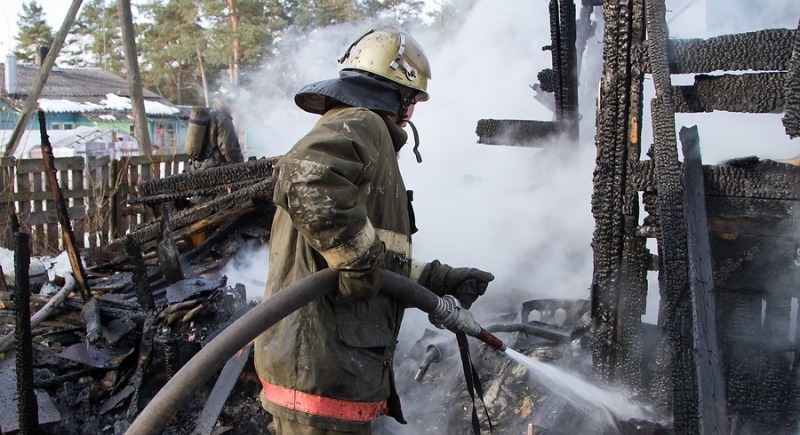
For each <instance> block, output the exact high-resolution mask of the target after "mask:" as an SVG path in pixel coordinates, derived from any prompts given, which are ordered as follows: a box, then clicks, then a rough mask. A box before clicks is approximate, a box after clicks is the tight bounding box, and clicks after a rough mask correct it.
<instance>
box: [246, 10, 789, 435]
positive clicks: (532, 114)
mask: <svg viewBox="0 0 800 435" xmlns="http://www.w3.org/2000/svg"><path fill="white" fill-rule="evenodd" d="M709 2H711V0H709ZM667 9H668V16H667V20H668V23H669V26H670V32H671V35H672V36H674V37H681V38H690V37H701V38H705V37H709V36H712V35H713V33H711V31H709V30H708V27H707V26H706V16H707V11H706V9H707V5H706V3H705V2H703V1H695V0H672V1H670V0H668V1H667ZM795 15H796V14H795ZM601 18H602V17H601V12H600V9H599V8H597V10H596V11H595V14H594V15H593V19H595V20H600V19H601ZM792 19H793V20H794V24H792V25H791V26H789V27H792V26H796V20H797V17H793V18H792ZM379 24H386V23H385V22H383V23H376V22H362V23H356V24H346V25H339V26H335V27H331V28H326V29H320V30H316V31H313V32H311V33H309V34H295V35H287V36H286V37H285V39H284V41H283V44H282V45H281V46H280V47H279V48H278V49H277V51H276V52H275V55H274V56H273V59H272V60H271V61H270V62H269V63H268V64H266V65H265V66H264V68H262V69H261V70H260V71H259V72H258V73H257V74H256V75H254V76H252V77H250V79H251V80H250V81H251V82H252V84H253V86H252V88H249V90H250V92H251V94H252V95H253V96H254V98H252V99H251V102H253V103H254V105H253V106H251V107H245V108H240V109H239V110H238V113H240V114H242V115H241V116H240V118H239V119H238V121H237V122H239V123H241V124H240V125H243V126H244V129H245V130H246V134H247V144H248V145H247V147H248V148H247V150H246V151H247V153H248V154H249V155H250V156H256V157H259V156H274V155H280V154H283V153H284V152H286V151H287V150H288V149H289V148H290V147H291V145H292V144H293V143H294V142H295V141H296V140H297V139H299V138H300V137H301V136H302V135H303V134H305V133H306V132H307V131H308V130H309V129H310V128H311V126H312V125H313V124H314V122H316V120H317V119H318V117H317V116H315V115H310V114H307V113H305V112H303V111H302V110H300V109H298V108H297V107H296V106H295V105H294V103H293V100H292V97H293V95H294V93H295V92H296V91H297V90H298V89H299V88H300V87H301V86H302V85H304V84H307V83H311V82H314V81H318V80H323V79H327V78H331V77H335V76H336V75H337V74H338V70H339V67H340V66H339V65H338V64H337V63H336V58H337V57H338V56H339V55H341V54H342V53H343V52H344V50H345V49H346V48H347V47H348V45H349V44H350V43H351V42H352V41H353V40H354V39H355V38H356V37H358V36H360V35H361V33H363V31H365V30H367V29H369V28H370V27H373V26H375V25H379ZM408 30H410V31H411V33H412V34H413V35H414V36H415V38H416V39H417V40H418V41H419V42H420V43H421V45H422V46H423V47H425V50H426V53H427V54H428V57H429V59H430V61H431V66H432V70H433V71H432V76H433V77H432V80H431V82H430V83H429V92H430V94H431V100H430V101H428V102H425V103H421V104H419V105H418V106H417V107H416V111H415V114H414V118H413V122H414V123H415V125H416V126H417V128H418V130H419V133H420V143H421V144H420V151H421V153H422V157H423V162H422V163H421V164H418V163H417V162H416V161H415V159H414V156H413V153H412V152H411V149H410V147H411V145H412V144H407V146H406V147H405V148H404V149H403V150H402V151H401V153H400V156H399V159H400V164H401V169H402V170H403V174H404V179H405V183H406V186H407V188H409V189H412V190H414V211H415V213H416V220H417V226H418V227H419V229H420V231H419V232H418V233H417V234H415V235H414V258H415V259H416V260H420V261H430V260H433V259H439V260H440V261H442V262H444V263H447V264H450V265H451V266H455V267H459V266H469V267H478V268H481V269H484V270H487V271H490V272H492V273H493V274H494V275H495V277H496V279H495V281H494V282H493V283H492V284H491V285H490V286H489V289H488V290H487V293H486V295H485V296H484V297H482V298H481V299H479V300H478V302H476V304H475V305H474V306H473V309H472V310H471V311H473V313H474V314H475V315H476V319H477V320H478V321H479V322H481V323H483V322H484V321H485V320H486V319H492V318H495V317H496V316H500V315H507V314H509V313H512V314H513V313H517V312H519V310H520V308H521V307H520V304H521V302H523V301H526V300H531V299H537V298H544V297H547V298H580V299H585V298H587V297H588V296H589V290H588V288H589V285H590V283H591V278H592V251H591V246H590V244H591V240H592V232H593V230H594V220H593V217H592V215H591V209H590V204H591V193H592V175H593V170H594V164H595V157H596V150H595V147H594V142H593V141H594V109H595V102H594V98H595V96H596V91H597V89H598V80H599V78H600V71H601V68H602V63H601V58H600V53H601V50H602V47H601V40H602V23H600V25H599V26H598V29H597V31H596V32H597V33H596V34H595V37H594V38H592V39H590V40H589V41H588V43H587V46H586V53H585V57H584V58H583V59H582V60H581V61H582V65H583V68H584V70H583V71H582V73H581V74H582V78H583V81H582V83H581V89H580V95H581V102H580V104H581V111H582V117H583V118H582V121H581V124H582V131H581V136H582V138H581V141H580V143H579V144H578V146H575V145H572V144H569V142H568V141H566V140H556V141H554V142H553V143H551V144H546V146H543V147H541V148H534V147H510V146H489V145H480V144H478V143H477V139H478V138H477V136H476V133H475V129H476V125H477V122H478V121H479V120H480V119H489V118H491V119H521V120H540V121H549V120H551V119H552V114H551V113H550V112H549V111H548V110H547V109H545V108H544V107H543V106H542V105H541V104H539V103H538V102H536V101H535V100H534V93H533V91H532V90H531V89H530V87H529V85H531V84H533V83H534V82H536V81H537V79H536V76H537V73H538V72H539V71H541V70H543V69H545V68H549V67H550V66H551V58H550V53H549V52H547V51H542V47H544V46H546V45H549V44H550V30H549V19H548V10H547V2H544V1H542V2H530V1H525V0H502V1H497V0H480V1H478V2H476V4H475V6H474V8H473V9H472V10H471V11H470V12H469V14H468V15H467V16H465V17H464V18H463V20H461V24H460V26H459V27H458V28H457V29H453V30H451V31H449V32H448V33H436V32H432V31H428V30H425V29H408ZM684 79H685V78H681V77H673V80H674V81H676V82H680V80H684ZM653 96H654V91H653V89H652V81H650V80H649V79H648V80H647V82H646V83H645V100H644V101H645V108H644V110H645V112H644V113H645V116H644V123H643V134H642V138H643V139H642V140H643V148H644V149H645V150H646V149H647V147H648V146H649V145H650V144H651V143H652V141H653V136H652V126H651V124H650V108H649V103H650V99H652V98H653ZM780 116H781V115H778V114H771V115H747V114H741V115H740V114H725V113H712V114H688V115H683V114H678V115H677V122H676V128H680V127H681V126H692V125H698V129H699V133H700V140H701V149H702V155H703V159H704V163H707V164H715V163H719V162H721V161H723V160H726V159H730V158H734V157H741V156H747V155H758V156H760V157H762V158H773V159H781V158H789V157H793V156H795V155H797V151H796V150H797V147H796V145H797V141H796V140H795V141H790V140H789V139H788V138H787V137H786V136H785V134H783V128H782V125H781V122H780ZM731 120H733V122H731ZM793 145H794V146H793ZM644 158H646V157H644ZM261 249H262V250H263V251H265V250H266V248H261ZM650 250H651V252H656V247H655V246H654V245H653V246H650ZM247 256H248V257H251V258H253V259H255V261H254V262H251V263H250V265H253V266H255V267H253V270H255V271H256V272H257V274H258V276H256V277H254V279H256V280H259V281H266V262H267V256H266V255H258V256H255V255H253V253H252V252H249V253H248V254H247ZM650 281H651V283H652V285H651V289H650V292H649V302H648V309H647V313H648V314H647V316H646V317H647V319H645V321H649V322H650V323H655V315H656V314H657V312H658V310H657V304H658V288H657V284H656V283H655V274H653V275H652V276H651V279H650ZM230 282H235V280H233V279H231V280H230ZM262 290H263V289H258V291H257V292H256V293H260V292H261V291H262ZM248 293H249V294H250V295H251V297H252V296H253V293H254V292H253V290H252V289H251V286H250V285H248ZM429 325H430V324H429V322H428V321H427V318H426V316H425V315H424V314H423V313H421V312H420V311H419V310H415V309H410V310H407V313H406V320H405V321H404V323H403V329H402V330H401V336H400V347H399V349H398V355H403V354H405V350H406V349H408V347H409V346H411V345H412V344H413V343H414V342H415V341H416V340H417V339H419V338H420V337H421V336H422V335H423V333H424V330H425V328H429ZM402 363H403V361H397V364H398V365H400V364H402ZM411 363H412V364H416V363H417V361H413V362H411ZM411 372H412V373H413V370H412V371H411ZM400 381H401V382H404V381H410V380H400ZM409 391H413V388H410V389H409ZM404 399H405V400H404V402H403V403H404V407H405V411H406V414H407V415H413V414H424V413H425V412H426V410H425V409H414V404H415V401H414V400H413V399H411V398H407V397H404ZM443 400H444V399H443ZM393 429H395V430H397V431H398V432H394V433H401V432H399V430H400V429H397V428H396V427H394V426H393ZM419 432H420V431H419V430H417V432H416V433H419ZM405 433H415V429H414V428H411V427H407V430H406V431H405Z"/></svg>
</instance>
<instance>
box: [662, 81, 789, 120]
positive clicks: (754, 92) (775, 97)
mask: <svg viewBox="0 0 800 435" xmlns="http://www.w3.org/2000/svg"><path fill="white" fill-rule="evenodd" d="M785 78H786V73H782V72H771V73H753V74H742V75H730V74H726V75H719V76H709V75H702V74H701V75H696V76H695V77H694V85H691V86H673V91H672V95H673V99H674V102H675V111H676V112H681V113H697V112H713V111H715V110H722V111H726V112H742V113H778V112H781V111H783V110H784V106H785V104H786V98H785V96H784V81H785Z"/></svg>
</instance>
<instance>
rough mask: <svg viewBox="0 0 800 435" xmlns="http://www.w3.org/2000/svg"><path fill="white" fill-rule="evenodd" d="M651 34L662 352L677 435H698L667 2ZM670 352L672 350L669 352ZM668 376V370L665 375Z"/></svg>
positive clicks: (651, 8)
mask: <svg viewBox="0 0 800 435" xmlns="http://www.w3.org/2000/svg"><path fill="white" fill-rule="evenodd" d="M646 11H647V14H646V15H647V33H648V35H649V41H650V45H649V49H650V63H651V68H652V72H653V84H654V86H655V89H656V98H655V99H654V101H653V102H652V103H651V107H652V112H653V113H652V118H653V136H654V151H653V161H654V164H655V173H656V186H657V190H658V215H659V220H660V229H661V238H660V239H659V244H658V245H659V257H660V258H661V265H662V270H660V271H659V280H660V281H661V282H662V283H663V286H662V287H661V288H662V305H663V306H664V309H665V311H666V312H667V313H669V316H666V318H665V319H662V320H661V321H660V323H661V326H662V328H663V329H664V330H665V331H666V332H667V334H668V337H669V341H668V343H669V344H668V346H667V347H665V348H664V349H662V351H663V352H668V354H670V355H671V370H670V371H669V372H670V373H671V375H672V379H671V383H672V403H671V405H672V406H671V407H672V412H673V418H674V423H673V424H674V429H675V431H676V432H678V433H686V434H691V433H698V431H699V429H700V428H699V424H698V423H699V422H698V417H699V416H698V395H697V394H698V393H697V373H696V367H697V366H696V361H695V357H696V355H695V354H694V351H693V348H694V341H693V334H692V327H693V324H694V315H693V307H692V304H691V294H690V292H689V280H688V260H687V252H686V250H687V246H688V241H687V237H688V236H687V234H686V228H685V225H684V216H683V196H684V190H683V185H682V181H681V180H682V179H681V165H680V162H679V161H678V149H677V148H678V147H677V139H676V137H675V112H674V109H673V108H674V103H673V100H672V85H671V79H670V70H669V59H668V54H667V39H668V34H667V28H666V17H665V14H666V7H665V4H664V1H663V0H654V1H652V2H648V4H647V8H646ZM667 348H668V350H667ZM665 372H666V371H665Z"/></svg>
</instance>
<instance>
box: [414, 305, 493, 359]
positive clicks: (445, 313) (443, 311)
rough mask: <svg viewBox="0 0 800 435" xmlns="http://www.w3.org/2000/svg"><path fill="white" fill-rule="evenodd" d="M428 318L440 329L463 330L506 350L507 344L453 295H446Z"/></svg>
mask: <svg viewBox="0 0 800 435" xmlns="http://www.w3.org/2000/svg"><path fill="white" fill-rule="evenodd" d="M428 319H429V320H430V321H431V323H432V324H433V325H434V326H436V327H437V328H440V329H447V330H450V331H452V332H463V333H465V334H467V335H470V336H472V337H475V338H477V339H478V340H481V341H482V342H484V343H486V344H488V345H489V346H492V347H493V348H495V349H497V350H499V351H501V352H505V350H506V345H505V344H503V342H502V341H501V340H500V339H499V338H497V337H495V336H494V335H492V334H490V333H489V332H488V331H486V330H485V329H483V328H482V327H481V325H479V324H478V322H476V321H475V318H474V317H473V316H472V313H470V312H469V310H467V309H466V308H463V307H462V306H461V304H460V303H459V302H458V299H456V298H455V296H453V295H444V296H442V297H441V298H439V301H438V302H437V304H436V308H434V309H433V310H432V311H431V312H430V313H429V314H428Z"/></svg>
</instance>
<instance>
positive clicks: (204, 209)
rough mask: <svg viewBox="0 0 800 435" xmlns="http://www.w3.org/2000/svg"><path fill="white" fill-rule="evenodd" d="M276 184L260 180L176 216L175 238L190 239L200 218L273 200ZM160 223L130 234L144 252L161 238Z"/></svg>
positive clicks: (116, 245)
mask: <svg viewBox="0 0 800 435" xmlns="http://www.w3.org/2000/svg"><path fill="white" fill-rule="evenodd" d="M274 185H275V181H274V180H273V179H272V178H268V179H265V180H262V181H258V182H256V183H254V184H253V185H251V186H248V187H246V188H244V189H241V190H237V191H235V192H232V193H231V194H230V195H224V196H222V197H218V198H214V199H211V200H209V201H208V202H204V203H201V204H199V205H197V206H195V207H193V208H190V209H187V210H182V211H179V212H177V213H175V217H174V218H173V219H172V222H171V223H172V227H173V230H174V231H175V236H176V237H178V238H180V237H186V236H188V234H189V230H188V228H187V227H189V226H190V225H192V224H193V223H195V222H197V221H199V220H201V219H204V218H208V217H210V216H213V215H215V214H224V213H227V212H229V211H231V210H234V209H237V208H243V207H249V206H250V205H251V204H252V203H253V202H256V201H262V200H264V201H270V200H271V199H272V192H273V188H274ZM160 221H161V219H160V218H159V219H156V220H155V221H153V222H149V223H147V224H144V225H142V226H140V227H138V228H135V229H133V230H132V231H131V232H130V233H129V235H130V236H131V237H133V239H134V241H135V242H136V243H138V244H139V245H140V246H141V247H142V251H147V250H148V249H152V248H153V247H154V245H155V239H156V238H157V237H158V233H159V231H160ZM123 240H124V239H117V240H114V241H113V242H111V243H110V245H109V248H110V249H115V250H119V249H120V247H121V246H120V245H121V244H122V243H123Z"/></svg>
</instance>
